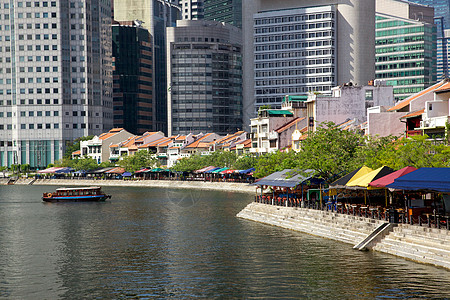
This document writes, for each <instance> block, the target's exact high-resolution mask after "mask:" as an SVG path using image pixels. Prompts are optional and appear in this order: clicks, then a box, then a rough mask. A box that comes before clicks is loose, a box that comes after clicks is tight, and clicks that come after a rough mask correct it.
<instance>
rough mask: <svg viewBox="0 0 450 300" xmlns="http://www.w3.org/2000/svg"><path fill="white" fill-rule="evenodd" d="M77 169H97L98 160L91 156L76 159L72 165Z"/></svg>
mask: <svg viewBox="0 0 450 300" xmlns="http://www.w3.org/2000/svg"><path fill="white" fill-rule="evenodd" d="M72 168H74V169H75V170H76V171H80V170H95V169H97V168H98V164H97V160H95V159H93V158H91V157H83V158H79V159H75V160H74V164H73V166H72Z"/></svg>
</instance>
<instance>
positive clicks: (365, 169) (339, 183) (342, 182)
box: [330, 166, 373, 189]
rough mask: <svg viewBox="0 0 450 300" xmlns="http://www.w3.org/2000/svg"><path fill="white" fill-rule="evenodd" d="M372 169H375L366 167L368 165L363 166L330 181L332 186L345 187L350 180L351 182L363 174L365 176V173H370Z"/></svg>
mask: <svg viewBox="0 0 450 300" xmlns="http://www.w3.org/2000/svg"><path fill="white" fill-rule="evenodd" d="M372 171H373V170H372V169H371V168H369V167H366V166H362V167H361V168H359V169H356V170H355V171H353V172H350V173H349V174H347V175H345V176H343V177H341V178H339V179H338V180H336V181H334V182H332V183H330V188H335V189H336V188H345V185H346V184H347V183H348V182H350V181H352V180H355V179H357V178H359V177H361V176H364V175H366V174H368V173H370V172H372Z"/></svg>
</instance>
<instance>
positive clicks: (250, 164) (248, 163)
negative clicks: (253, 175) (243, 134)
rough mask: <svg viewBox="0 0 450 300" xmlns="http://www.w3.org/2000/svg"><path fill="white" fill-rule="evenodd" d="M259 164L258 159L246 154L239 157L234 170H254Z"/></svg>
mask: <svg viewBox="0 0 450 300" xmlns="http://www.w3.org/2000/svg"><path fill="white" fill-rule="evenodd" d="M257 162H258V158H257V157H256V156H255V155H252V154H244V155H241V156H239V157H238V158H237V159H236V161H235V163H234V164H233V169H236V170H247V169H250V168H254V167H255V166H256V164H257Z"/></svg>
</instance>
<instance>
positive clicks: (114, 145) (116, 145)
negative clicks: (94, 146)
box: [109, 144, 119, 148]
mask: <svg viewBox="0 0 450 300" xmlns="http://www.w3.org/2000/svg"><path fill="white" fill-rule="evenodd" d="M117 147H119V145H118V144H112V145H109V148H117Z"/></svg>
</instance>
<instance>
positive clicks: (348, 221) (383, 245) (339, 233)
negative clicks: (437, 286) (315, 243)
mask: <svg viewBox="0 0 450 300" xmlns="http://www.w3.org/2000/svg"><path fill="white" fill-rule="evenodd" d="M237 216H238V217H240V218H243V219H248V220H252V221H256V222H261V223H265V224H269V225H274V226H279V227H283V228H287V229H291V230H297V231H301V232H305V233H309V234H312V235H316V236H320V237H324V238H329V239H333V240H337V241H341V242H344V243H348V244H351V245H353V246H354V245H357V244H359V243H360V242H361V241H363V240H364V239H365V238H366V237H367V236H368V235H370V234H371V233H372V232H373V231H374V230H375V229H376V228H377V227H379V226H380V225H382V224H383V223H385V222H384V221H380V220H373V219H370V218H363V217H357V216H352V215H345V214H338V213H333V212H327V211H320V210H312V209H307V208H292V207H281V206H273V205H267V204H261V203H256V202H253V203H250V204H249V205H248V206H247V207H245V208H244V209H243V210H242V211H241V212H239V213H238V214H237ZM370 248H371V249H372V250H375V251H380V252H384V253H389V254H392V255H396V256H400V257H403V258H406V259H410V260H414V261H417V262H420V263H427V264H432V265H435V266H440V267H444V268H448V269H450V231H449V230H446V229H435V228H427V227H421V226H416V225H408V224H399V225H398V226H397V227H394V229H393V231H391V232H390V233H389V234H387V235H386V236H384V237H383V238H382V239H381V240H379V241H377V242H376V243H375V245H372V246H371V247H370Z"/></svg>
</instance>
